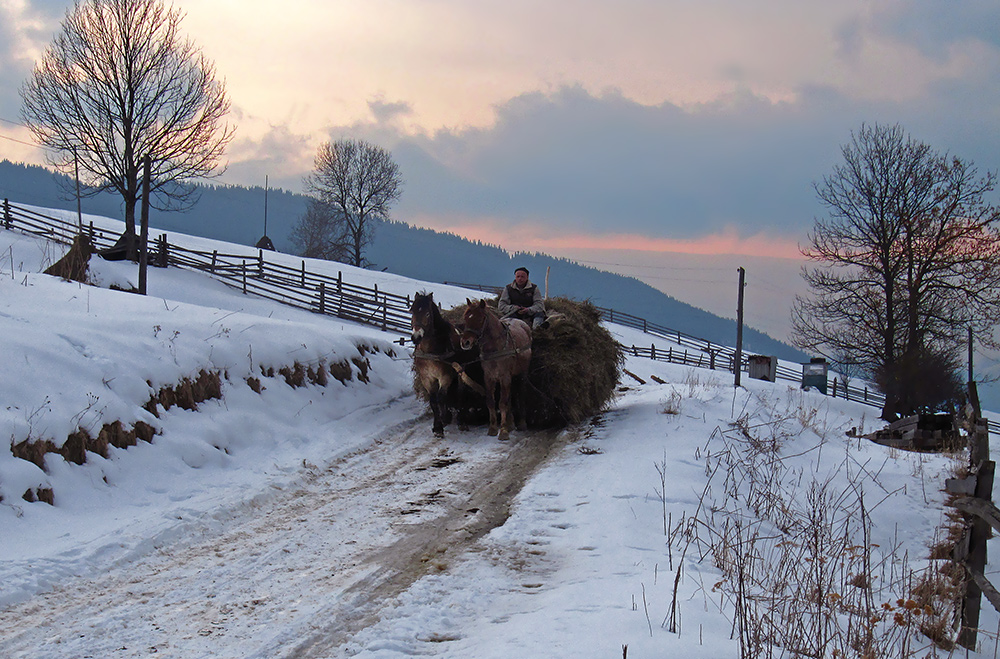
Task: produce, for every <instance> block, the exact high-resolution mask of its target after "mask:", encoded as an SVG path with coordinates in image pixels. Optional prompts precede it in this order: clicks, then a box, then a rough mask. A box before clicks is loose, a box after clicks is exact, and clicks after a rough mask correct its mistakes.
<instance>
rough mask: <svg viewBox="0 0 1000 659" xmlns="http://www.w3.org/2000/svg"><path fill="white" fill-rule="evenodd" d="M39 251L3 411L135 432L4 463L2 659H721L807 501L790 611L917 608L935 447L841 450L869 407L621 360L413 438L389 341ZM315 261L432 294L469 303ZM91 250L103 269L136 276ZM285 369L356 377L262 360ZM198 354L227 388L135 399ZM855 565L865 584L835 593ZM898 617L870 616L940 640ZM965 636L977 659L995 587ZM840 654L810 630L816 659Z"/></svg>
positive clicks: (5, 307) (177, 375)
mask: <svg viewBox="0 0 1000 659" xmlns="http://www.w3.org/2000/svg"><path fill="white" fill-rule="evenodd" d="M102 221H104V220H102ZM109 222H110V221H109ZM210 249H211V248H210ZM58 256H59V248H57V247H53V246H52V245H50V244H48V243H45V242H44V241H40V240H38V239H34V238H26V237H24V236H21V235H19V234H15V233H11V232H0V346H2V349H0V366H2V369H3V371H2V372H3V374H4V377H3V379H2V382H0V403H2V406H0V428H2V430H3V432H4V433H5V436H6V437H9V438H10V439H11V443H12V444H17V443H19V442H22V441H23V440H25V439H29V438H30V439H32V440H49V441H51V442H53V444H54V445H55V446H59V445H60V444H61V443H62V442H64V441H65V440H66V438H67V436H68V435H69V434H70V433H72V432H74V431H76V430H77V429H81V428H82V429H84V430H86V431H88V432H89V433H91V434H92V435H93V434H95V433H96V432H97V431H98V430H99V429H100V428H102V427H103V426H105V425H106V424H108V423H110V422H112V421H121V422H122V423H123V424H125V425H126V426H128V425H131V424H134V423H136V422H139V421H142V422H144V423H147V424H149V425H150V426H152V427H153V428H154V429H155V430H156V432H157V434H156V435H155V436H154V437H153V438H152V441H151V442H144V441H139V442H138V444H137V445H136V446H132V447H129V448H127V449H117V448H113V447H112V448H109V449H108V452H107V457H101V456H99V455H97V454H95V453H88V454H87V455H86V462H85V463H84V464H82V465H78V464H74V463H71V462H67V461H66V460H64V459H63V458H62V457H60V456H58V455H56V454H54V453H50V454H48V456H47V457H46V458H45V462H44V465H45V470H42V469H40V468H39V467H37V466H35V465H33V464H31V463H29V462H27V461H25V460H21V459H17V458H14V457H13V456H12V455H11V454H10V453H8V452H7V451H6V450H5V451H0V493H2V494H3V501H2V502H0V656H4V657H7V656H10V657H69V656H73V657H76V656H99V657H105V656H116V657H138V656H149V655H150V654H151V653H156V654H158V655H166V656H175V657H185V658H187V657H291V656H296V657H335V656H336V657H339V656H365V657H402V656H412V655H431V656H442V657H470V656H471V657H514V656H518V657H563V656H594V657H613V656H620V655H621V654H622V653H623V649H622V646H625V645H627V646H628V650H627V652H628V655H629V656H633V657H653V656H658V657H659V656H676V655H686V656H697V657H738V656H741V649H740V633H739V630H740V626H739V625H737V624H735V623H734V620H735V619H736V615H737V613H736V611H737V607H736V605H735V604H734V603H735V602H737V601H738V600H737V598H736V597H735V593H736V590H737V585H735V584H734V582H733V581H732V575H733V574H734V569H735V568H734V565H735V564H736V563H737V562H734V560H733V559H732V558H731V556H732V555H733V554H732V552H733V550H734V549H735V548H736V547H738V546H748V547H753V548H755V551H757V554H758V556H759V558H757V559H755V560H756V562H757V563H759V566H758V569H756V570H753V571H751V570H750V568H748V567H746V566H744V568H743V572H742V573H743V574H744V575H745V576H753V577H754V578H762V574H766V573H771V574H774V575H779V574H785V575H796V574H797V575H799V577H801V578H802V579H805V578H806V577H805V576H803V574H804V573H800V572H794V571H793V570H792V566H789V565H788V563H789V562H790V557H793V556H795V554H792V553H789V552H790V550H789V548H790V547H807V545H808V541H809V538H810V537H812V536H810V535H809V534H808V533H806V530H808V529H814V530H815V529H818V528H820V526H817V525H815V524H814V525H813V526H810V524H812V523H813V522H810V520H813V521H815V519H814V518H816V517H817V515H819V514H820V513H823V514H826V515H828V516H829V518H830V519H831V520H832V526H829V527H822V528H835V529H836V530H837V532H838V533H840V534H841V535H840V536H836V534H833V535H831V536H830V537H829V538H826V539H825V540H824V542H825V543H826V544H822V545H817V547H816V550H817V551H818V552H819V553H820V554H823V555H822V560H820V561H818V563H817V564H822V565H830V566H836V570H839V572H836V574H834V572H831V573H830V578H831V579H834V577H835V578H836V579H839V582H837V583H832V582H831V583H830V584H829V585H830V590H829V591H826V597H824V598H820V601H818V602H814V603H813V604H814V606H813V608H814V612H815V613H816V614H817V616H818V618H817V619H823V620H827V621H828V622H827V623H825V624H826V625H827V627H826V628H827V629H833V628H834V627H836V625H833V624H832V622H830V621H834V620H839V621H840V622H841V623H843V624H844V626H845V627H846V621H847V619H848V618H849V616H848V615H847V614H846V613H845V611H844V607H840V608H838V606H839V605H838V604H837V602H838V600H844V601H848V600H849V601H852V602H853V601H855V595H854V594H853V593H855V592H858V593H860V592H864V593H871V598H870V599H871V600H872V602H873V603H874V605H875V606H876V607H879V608H881V605H882V604H883V603H885V604H888V605H890V606H892V607H895V606H896V605H895V602H896V600H897V599H898V598H904V599H905V598H908V597H911V595H912V593H911V592H909V591H908V586H907V585H906V584H907V583H909V586H912V585H913V584H914V583H916V581H917V580H918V578H919V575H920V574H921V570H923V568H924V567H925V566H926V565H927V564H928V562H927V560H926V558H927V556H928V551H929V546H930V545H931V544H933V543H935V542H936V541H937V540H938V539H939V537H937V536H938V534H939V532H938V531H937V529H938V527H939V526H940V525H941V524H942V523H943V522H944V521H945V509H944V507H943V494H942V493H941V488H942V487H943V484H944V478H945V477H946V476H948V475H950V470H951V469H952V468H953V466H954V460H952V459H951V458H949V457H947V456H939V455H921V454H909V453H904V452H900V451H894V450H890V449H886V448H884V447H880V446H876V445H873V444H869V443H867V442H864V441H858V440H856V439H855V440H850V439H848V438H847V437H846V435H845V431H846V430H847V429H849V428H851V427H859V428H863V429H864V428H867V429H870V428H871V427H873V425H874V411H873V408H868V407H864V406H861V405H858V404H853V403H847V402H845V401H842V400H832V399H829V398H826V397H823V396H821V395H819V394H817V393H815V392H805V393H804V392H801V391H799V390H797V389H792V388H789V387H788V386H787V385H784V384H778V385H774V384H770V383H765V382H757V381H752V380H751V381H746V380H744V387H743V388H741V389H738V390H734V388H733V387H732V381H731V376H730V375H727V374H724V373H721V372H711V371H707V370H697V369H692V368H684V367H678V366H671V365H668V364H663V363H656V362H649V361H647V360H642V359H630V360H629V363H628V364H627V368H628V369H629V370H630V371H632V372H633V373H636V374H637V375H639V376H640V377H642V378H644V379H645V380H646V384H642V385H640V384H639V383H637V382H635V381H623V382H622V385H623V387H622V391H621V392H620V396H619V398H618V399H617V401H616V402H615V404H614V405H613V406H612V408H611V409H609V410H608V411H607V412H605V413H604V414H602V415H600V416H599V417H598V418H595V419H594V420H593V421H591V422H589V423H587V424H584V425H583V426H581V427H578V428H569V429H566V430H564V431H561V432H559V433H536V434H524V433H514V435H513V440H512V441H511V442H510V443H508V444H504V443H500V442H498V441H496V439H494V438H489V437H487V436H486V435H485V432H484V431H483V429H476V428H474V429H472V430H471V431H468V432H459V431H458V430H456V429H455V428H454V427H453V426H450V427H449V428H448V430H447V433H446V438H445V439H444V440H435V439H434V438H433V437H432V435H431V428H430V421H429V419H427V418H426V415H425V414H424V410H423V407H422V405H420V404H419V403H418V402H417V401H416V400H415V399H414V397H413V395H412V393H411V376H410V371H409V356H408V352H407V348H404V347H401V346H400V345H398V344H396V343H393V342H392V340H393V339H395V338H396V337H395V336H392V335H387V334H384V333H382V332H380V331H378V330H375V329H372V328H367V327H364V326H360V325H354V324H350V323H344V322H339V321H335V320H331V319H329V318H326V317H319V316H315V315H312V314H308V313H306V312H300V311H296V310H293V309H286V308H282V307H280V306H279V305H275V304H271V303H268V302H264V301H261V300H255V299H253V298H250V297H246V296H243V295H240V294H239V293H238V292H236V291H233V290H232V289H229V288H227V287H225V286H223V285H221V284H219V283H217V282H214V281H212V280H211V279H210V278H207V277H205V276H202V275H199V274H196V273H189V272H183V271H176V270H158V269H156V270H151V271H150V281H149V292H150V294H149V295H148V296H147V297H140V296H136V295H131V294H127V293H121V292H117V291H112V290H108V289H107V288H102V287H90V286H83V285H80V284H76V283H70V282H64V281H60V280H56V279H53V278H51V277H47V276H45V275H41V274H38V273H39V271H40V270H41V269H42V267H43V266H44V265H46V264H47V263H48V262H51V261H54V260H55V259H56V258H58ZM310 267H312V266H310ZM317 267H322V266H321V264H317ZM328 267H331V268H333V269H334V272H335V271H336V269H343V270H345V275H344V276H345V278H348V279H352V278H353V279H352V281H356V282H357V283H360V284H366V285H367V284H368V283H369V282H374V281H377V282H379V287H380V289H382V288H385V289H386V290H393V291H394V292H400V293H404V294H405V293H407V292H412V291H415V290H433V291H434V292H435V297H436V298H438V299H439V300H441V301H442V302H444V303H445V304H446V305H454V304H457V303H459V302H460V301H462V300H464V299H465V297H466V295H467V292H465V291H461V290H458V289H450V288H448V287H444V286H440V285H433V284H428V283H425V282H417V281H413V280H405V279H404V278H399V277H395V278H394V277H392V276H390V275H385V274H384V273H367V272H365V271H354V270H353V269H348V268H347V267H346V266H340V265H337V266H333V265H329V266H328ZM92 268H93V275H94V278H95V280H96V281H98V282H99V283H101V284H102V285H103V286H107V285H110V284H112V283H122V282H124V281H126V280H129V279H134V274H133V272H132V269H134V266H129V265H127V264H126V265H122V264H111V263H105V262H101V261H97V260H95V261H94V262H93V263H92ZM610 329H611V330H612V331H613V332H614V333H616V334H617V335H618V336H619V337H620V338H621V340H622V342H623V343H626V344H633V343H636V344H640V345H641V344H644V343H648V341H647V340H646V339H644V338H643V337H641V335H634V334H633V332H632V331H631V330H627V329H623V328H620V327H611V328H610ZM296 363H298V364H301V365H303V366H304V367H311V368H313V369H318V368H319V366H320V365H326V366H329V365H331V364H346V367H347V368H348V369H349V372H350V374H351V377H350V378H349V379H347V378H345V379H344V382H343V383H342V382H339V381H337V380H335V379H333V378H329V380H328V382H327V383H326V385H325V386H324V385H322V384H316V383H311V382H308V381H307V382H306V383H305V385H304V386H300V387H292V386H290V385H289V384H287V382H286V381H285V378H284V377H282V376H281V375H279V374H277V373H276V372H275V374H274V375H273V376H268V375H265V374H264V373H262V371H261V367H264V369H265V371H267V372H268V373H269V372H270V371H269V370H268V369H270V368H273V369H275V371H277V370H278V369H280V368H282V367H292V366H294V364H296ZM202 371H211V372H217V373H219V374H220V375H221V380H220V381H221V398H211V399H208V400H205V401H203V402H201V403H199V404H198V407H197V409H196V410H185V409H181V408H179V407H176V406H175V407H172V408H171V409H169V410H166V409H163V407H162V406H160V407H159V408H156V409H157V413H158V415H154V414H153V413H151V412H150V411H149V409H148V407H144V406H145V405H146V404H147V402H148V401H149V399H150V398H151V396H153V395H155V394H156V393H157V392H158V391H160V390H161V389H162V388H163V387H167V386H174V385H177V384H178V383H180V382H182V381H184V379H185V378H187V379H192V378H195V377H196V376H197V375H198V374H199V373H201V372H202ZM652 375H655V376H657V377H658V378H660V379H662V380H663V381H665V382H666V383H667V384H657V383H655V381H653V380H651V379H650V376H652ZM251 378H255V379H257V380H259V382H260V384H261V385H263V388H262V390H261V391H260V393H257V391H255V388H254V387H252V386H251V384H250V383H248V379H251ZM519 465H525V466H524V468H523V469H520V468H519ZM529 467H530V468H529ZM491 483H495V484H496V485H497V487H496V488H495V490H490V489H489V486H490V484H491ZM30 488H35V489H38V488H43V489H44V488H51V490H52V492H53V497H54V505H48V504H46V503H42V502H35V503H29V502H27V501H25V500H23V499H22V498H21V495H22V494H23V493H24V491H25V490H26V489H30ZM862 502H863V508H864V513H863V514H862V513H861V512H860V511H861V504H862ZM489 511H492V512H489ZM819 516H822V515H819ZM487 517H489V518H487ZM737 522H739V525H737ZM494 527H495V528H494ZM737 533H738V534H741V535H734V534H737ZM866 534H868V535H866ZM834 536H836V537H834ZM815 537H816V538H819V534H817V535H816V536H815ZM858 547H864V548H865V551H863V552H859V550H858V549H857V548H858ZM796 551H799V550H798V549H796ZM802 551H806V550H805V549H803V550H802ZM824 552H825V553H824ZM800 555H801V556H803V557H804V558H803V560H802V561H800V563H801V564H802V565H807V564H808V563H807V561H806V560H805V559H806V558H810V556H808V555H806V554H800ZM857 556H862V557H867V560H868V563H867V564H865V565H867V567H864V566H863V565H862V564H861V563H858V562H857V561H858V560H860V559H856V557H857ZM831 569H833V568H831ZM783 570H784V572H782V571H783ZM864 570H867V572H866V574H867V575H868V576H870V577H871V578H872V581H873V582H874V585H873V586H872V587H871V588H867V587H865V588H862V587H860V586H857V585H855V586H853V588H854V590H850V588H851V587H850V585H849V584H850V583H851V582H854V583H860V581H859V580H858V579H857V576H858V574H860V573H861V572H863V571H864ZM737 572H739V571H738V570H737ZM824 574H825V573H824ZM744 585H745V586H746V587H747V588H748V589H749V590H753V588H754V587H753V585H752V584H744ZM794 586H795V584H787V588H788V589H789V590H788V592H792V591H793V590H794ZM758 594H759V593H758ZM834 595H835V596H836V597H832V596H834ZM746 601H748V600H744V602H746ZM753 601H757V600H753ZM807 604H808V602H807ZM758 606H763V605H762V604H760V603H759V602H758ZM805 608H809V606H806V607H805ZM747 615H748V617H746V618H744V620H749V621H753V620H759V619H760V616H761V613H760V610H757V611H756V613H755V612H754V611H749V612H747ZM754 615H757V617H754ZM765 617H766V616H765ZM800 619H802V620H808V619H809V616H808V615H807V612H803V613H802V614H801V616H800ZM904 622H905V624H900V625H898V629H894V627H893V625H894V624H895V623H894V618H893V617H892V616H891V615H890V616H889V617H888V618H887V619H886V620H885V621H883V622H880V623H878V624H875V623H872V625H873V626H874V627H875V628H877V629H880V630H882V631H883V632H884V634H883V635H884V636H885V637H886V638H889V637H890V636H891V635H892V634H896V635H895V636H892V638H893V639H895V640H896V641H899V642H903V639H904V636H902V635H901V634H904V633H905V634H906V636H905V639H906V642H908V643H909V647H910V648H911V649H915V648H920V649H921V652H920V655H919V656H924V655H926V654H927V653H930V652H933V651H934V650H933V648H932V647H931V646H930V645H929V641H927V639H926V638H925V637H923V636H921V635H920V634H918V633H916V628H917V626H918V625H917V624H916V623H915V622H913V621H912V620H907V621H904ZM880 625H881V626H880ZM981 626H982V628H983V629H985V630H986V631H985V632H984V633H982V634H981V635H980V639H981V641H983V642H984V645H983V647H982V655H981V656H992V655H991V653H993V651H994V645H993V636H994V635H993V634H992V630H995V629H997V617H996V615H995V613H993V612H992V611H991V610H989V607H988V605H984V615H983V621H982V623H981ZM883 628H884V629H883ZM810 629H811V628H810ZM772 640H778V639H776V638H775V637H774V635H773V634H772ZM743 641H744V644H746V643H747V642H748V640H747V638H744V639H743ZM846 642H847V637H846V632H845V636H843V637H838V636H837V635H836V634H834V633H833V632H832V631H830V633H829V638H828V644H827V645H826V646H825V648H826V650H827V653H828V656H830V653H832V650H833V649H834V648H835V647H840V646H838V645H837V644H838V643H846ZM894 652H895V654H891V653H887V654H886V655H885V656H899V653H898V651H894ZM779 654H780V650H777V651H775V656H777V655H779ZM945 654H946V653H941V655H940V656H945ZM879 656H882V655H879Z"/></svg>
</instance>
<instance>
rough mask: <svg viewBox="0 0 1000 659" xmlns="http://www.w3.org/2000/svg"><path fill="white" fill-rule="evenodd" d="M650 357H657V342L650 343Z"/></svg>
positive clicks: (653, 358)
mask: <svg viewBox="0 0 1000 659" xmlns="http://www.w3.org/2000/svg"><path fill="white" fill-rule="evenodd" d="M649 358H650V359H652V360H655V359H656V344H655V343H650V344H649Z"/></svg>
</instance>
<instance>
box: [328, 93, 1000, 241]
mask: <svg viewBox="0 0 1000 659" xmlns="http://www.w3.org/2000/svg"><path fill="white" fill-rule="evenodd" d="M940 84H942V85H945V84H947V88H946V89H938V90H936V91H939V92H944V91H947V92H948V94H947V95H942V94H935V95H934V97H933V99H927V101H926V102H925V103H917V104H910V103H903V102H890V101H859V100H857V99H853V98H851V97H850V96H848V95H845V94H843V93H841V92H838V91H837V90H835V89H832V88H829V87H809V88H802V89H800V90H798V93H797V96H798V100H797V101H796V102H794V103H791V102H789V103H785V102H781V103H774V102H771V101H768V100H767V99H764V98H761V97H760V96H757V95H754V94H752V93H750V92H748V91H737V92H734V93H732V94H730V95H727V96H725V97H722V98H720V99H718V100H717V101H715V102H712V103H706V104H702V105H700V106H696V107H692V108H685V109H682V108H679V107H677V106H674V105H671V104H669V103H664V104H660V105H657V106H645V105H641V104H639V103H636V102H634V101H630V100H629V99H627V98H625V97H623V96H622V95H621V94H620V93H617V92H614V91H610V92H607V93H605V94H601V95H595V94H591V93H589V92H587V91H586V90H584V89H582V88H581V87H579V86H566V87H561V88H559V89H556V90H554V91H552V92H532V93H528V94H522V95H520V96H518V97H516V98H513V99H511V100H509V101H508V102H507V103H504V104H502V105H500V106H498V107H497V108H496V114H497V121H496V123H495V124H494V125H493V126H491V127H488V128H470V129H466V130H459V131H438V132H437V133H434V134H432V135H408V134H403V133H401V132H399V131H395V130H394V129H392V128H387V127H386V126H385V125H384V124H378V125H376V124H369V125H362V124H354V125H353V126H351V127H343V128H342V129H339V130H338V131H334V132H335V133H337V134H338V135H339V136H345V135H349V134H353V136H356V137H362V138H364V139H369V140H371V141H376V142H377V143H380V144H382V145H383V146H386V147H388V148H390V149H391V150H392V152H393V155H394V157H395V158H396V159H397V162H398V163H399V164H400V167H401V169H402V172H403V176H404V179H405V180H406V189H405V191H404V194H403V197H402V199H401V202H400V204H399V206H398V207H397V209H396V212H395V214H394V216H395V217H397V218H398V219H403V220H408V219H409V220H410V221H415V222H418V223H420V222H423V223H424V224H431V223H433V224H434V225H435V226H436V227H437V228H449V227H451V228H453V229H457V228H465V229H468V227H469V226H471V225H472V224H475V223H476V222H477V221H479V222H483V223H484V225H485V224H489V225H490V226H492V227H493V229H494V230H495V229H496V228H497V226H498V223H500V224H499V226H501V227H502V222H504V221H505V222H506V223H507V225H508V226H509V227H510V230H511V232H512V233H514V234H515V235H516V233H517V232H519V231H521V232H525V235H527V233H528V232H527V230H526V229H525V228H524V227H532V226H536V227H538V228H539V230H540V231H539V232H535V233H545V232H549V233H552V232H563V233H566V234H567V235H568V234H574V235H576V234H591V235H610V234H622V235H639V236H647V237H649V238H650V239H651V240H661V241H668V240H675V241H691V240H696V239H698V238H699V237H708V236H726V237H727V239H731V238H732V237H733V236H740V237H742V238H743V239H744V240H748V239H752V238H754V237H756V236H767V235H771V236H784V237H788V238H789V239H790V240H789V242H794V241H796V240H798V241H802V240H804V238H805V235H806V233H807V232H808V230H809V229H811V227H812V223H813V219H814V218H815V217H816V216H818V215H821V214H822V213H823V208H822V207H821V206H820V205H819V204H818V202H817V200H816V197H815V193H814V190H813V183H814V182H817V181H819V180H821V179H822V177H823V176H825V175H827V174H828V173H830V171H831V170H832V167H833V166H834V165H835V164H837V163H839V162H840V158H841V156H840V145H841V144H844V143H845V142H847V141H848V140H849V139H850V133H851V131H852V130H856V129H857V128H858V127H859V126H860V125H861V124H862V123H863V122H868V123H872V122H883V123H901V124H902V125H903V127H904V128H906V129H907V130H908V131H909V132H910V133H911V134H912V135H913V136H914V137H915V138H916V139H920V140H923V141H925V142H927V143H929V144H930V145H931V146H933V147H934V148H936V149H938V150H940V151H949V152H951V153H953V154H955V155H958V156H960V157H963V158H965V159H971V160H974V161H976V162H977V163H978V164H979V165H980V166H981V168H983V169H996V167H997V165H998V164H1000V163H998V159H1000V140H998V139H997V137H995V136H994V134H993V133H992V128H991V127H992V126H995V125H996V120H997V118H998V117H997V116H996V114H997V110H996V109H995V108H996V107H997V105H998V104H995V103H992V102H989V103H986V104H984V105H982V106H981V107H980V105H979V104H977V103H975V102H970V99H972V98H975V97H976V95H977V94H979V93H980V92H978V91H977V90H976V88H975V87H976V85H975V84H974V83H973V82H971V81H967V82H957V81H950V82H947V83H940ZM957 114H961V116H962V117H963V121H961V122H955V121H953V119H952V118H953V117H955V116H956V115H957ZM432 218H433V220H432ZM542 230H544V231H542Z"/></svg>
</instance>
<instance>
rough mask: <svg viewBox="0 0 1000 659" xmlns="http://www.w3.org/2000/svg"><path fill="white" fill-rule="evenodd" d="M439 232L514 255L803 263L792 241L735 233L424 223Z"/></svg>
mask: <svg viewBox="0 0 1000 659" xmlns="http://www.w3.org/2000/svg"><path fill="white" fill-rule="evenodd" d="M421 224H422V225H423V226H428V227H429V228H431V229H434V230H436V231H446V232H449V233H454V234H457V235H459V236H462V237H463V238H467V239H469V240H475V241H480V242H483V243H487V244H491V245H498V246H499V247H501V248H503V249H505V250H507V251H511V252H515V251H520V252H552V251H560V250H577V249H602V250H630V251H637V252H667V253H676V254H706V255H708V254H712V255H719V254H735V255H747V256H764V257H772V258H784V259H801V258H802V255H801V253H800V252H799V246H798V243H797V242H796V241H795V240H793V239H791V238H778V237H775V236H770V235H767V234H763V233H761V234H757V235H754V236H740V235H739V234H738V233H737V232H736V230H735V229H732V228H731V229H728V230H726V231H724V232H722V233H718V234H709V235H705V236H701V237H698V238H693V239H671V238H654V237H651V236H644V235H641V234H636V233H604V234H586V233H568V232H567V233H556V232H553V231H551V230H549V229H541V230H540V229H539V228H538V227H537V226H535V225H532V224H517V225H510V226H504V225H502V224H498V223H496V222H493V221H490V222H482V223H475V224H472V223H463V224H448V225H443V224H442V223H439V222H421Z"/></svg>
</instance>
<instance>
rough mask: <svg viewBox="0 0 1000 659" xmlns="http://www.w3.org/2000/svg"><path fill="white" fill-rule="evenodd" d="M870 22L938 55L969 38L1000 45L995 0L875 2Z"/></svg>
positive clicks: (999, 16) (998, 10) (947, 53)
mask: <svg viewBox="0 0 1000 659" xmlns="http://www.w3.org/2000/svg"><path fill="white" fill-rule="evenodd" d="M874 7H875V11H874V15H873V25H874V26H875V27H876V28H877V29H878V30H879V31H881V32H883V33H885V34H887V35H891V36H894V37H896V38H898V39H900V40H902V41H907V42H910V43H913V44H914V45H916V46H917V48H919V49H920V51H921V52H922V53H924V54H925V55H928V56H932V57H935V58H939V59H944V58H947V57H949V56H950V51H951V50H952V49H953V48H955V47H956V46H959V45H961V44H962V43H963V42H967V41H969V40H975V41H981V42H983V43H987V44H990V45H992V46H993V47H1000V31H998V30H997V26H998V25H1000V4H997V3H996V1H995V0H963V1H962V2H940V1H939V0H909V1H908V2H905V3H887V4H886V5H885V6H879V5H874Z"/></svg>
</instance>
